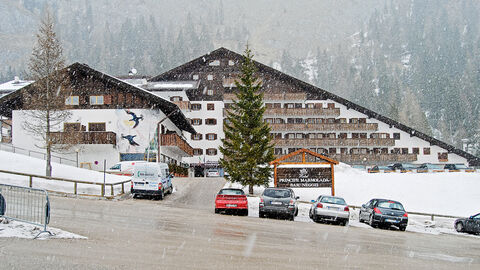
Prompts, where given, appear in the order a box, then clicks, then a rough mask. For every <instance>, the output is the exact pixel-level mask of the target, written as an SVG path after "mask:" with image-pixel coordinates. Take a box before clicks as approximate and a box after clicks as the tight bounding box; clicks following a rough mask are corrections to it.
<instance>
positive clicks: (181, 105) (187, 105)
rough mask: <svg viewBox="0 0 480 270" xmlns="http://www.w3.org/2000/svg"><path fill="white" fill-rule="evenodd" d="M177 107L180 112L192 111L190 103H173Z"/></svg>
mask: <svg viewBox="0 0 480 270" xmlns="http://www.w3.org/2000/svg"><path fill="white" fill-rule="evenodd" d="M172 102H173V103H174V104H175V105H177V106H178V107H179V108H180V110H182V111H189V110H190V101H172Z"/></svg>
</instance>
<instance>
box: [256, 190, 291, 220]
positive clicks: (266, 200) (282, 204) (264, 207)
mask: <svg viewBox="0 0 480 270" xmlns="http://www.w3.org/2000/svg"><path fill="white" fill-rule="evenodd" d="M298 199H299V197H296V196H295V193H294V192H293V190H292V189H290V188H266V189H265V190H264V191H263V193H262V196H260V203H259V211H258V216H259V217H261V218H264V217H265V216H267V215H275V216H278V215H282V216H286V217H288V219H290V220H293V219H294V218H295V216H297V215H298V206H297V200H298Z"/></svg>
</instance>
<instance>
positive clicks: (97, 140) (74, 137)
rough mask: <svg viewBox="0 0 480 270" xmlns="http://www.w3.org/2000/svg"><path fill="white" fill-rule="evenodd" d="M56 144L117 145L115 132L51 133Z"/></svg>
mask: <svg viewBox="0 0 480 270" xmlns="http://www.w3.org/2000/svg"><path fill="white" fill-rule="evenodd" d="M50 135H51V136H52V139H53V142H54V144H112V145H117V134H115V132H113V131H68V132H51V133H50Z"/></svg>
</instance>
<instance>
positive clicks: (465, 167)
mask: <svg viewBox="0 0 480 270" xmlns="http://www.w3.org/2000/svg"><path fill="white" fill-rule="evenodd" d="M455 167H457V169H467V168H468V167H467V166H465V165H464V164H455Z"/></svg>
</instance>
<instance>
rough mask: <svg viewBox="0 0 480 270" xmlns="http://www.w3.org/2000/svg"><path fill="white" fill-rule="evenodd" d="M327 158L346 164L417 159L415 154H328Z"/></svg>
mask: <svg viewBox="0 0 480 270" xmlns="http://www.w3.org/2000/svg"><path fill="white" fill-rule="evenodd" d="M327 156H328V157H329V158H332V159H334V160H338V161H341V162H344V163H348V164H364V165H373V164H375V165H385V164H389V163H394V162H399V163H407V162H414V161H417V155H416V154H329V155H327Z"/></svg>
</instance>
